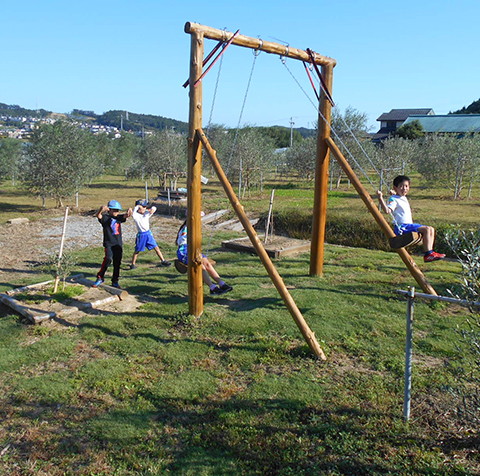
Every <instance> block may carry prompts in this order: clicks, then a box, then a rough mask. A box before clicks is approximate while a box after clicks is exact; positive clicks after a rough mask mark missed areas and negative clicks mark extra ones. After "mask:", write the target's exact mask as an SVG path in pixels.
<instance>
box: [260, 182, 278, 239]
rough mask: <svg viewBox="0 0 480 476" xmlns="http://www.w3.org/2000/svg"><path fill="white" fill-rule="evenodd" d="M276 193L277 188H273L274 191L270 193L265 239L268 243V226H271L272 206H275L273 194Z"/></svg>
mask: <svg viewBox="0 0 480 476" xmlns="http://www.w3.org/2000/svg"><path fill="white" fill-rule="evenodd" d="M274 193H275V189H274V188H273V189H272V193H271V195H270V206H269V207H268V218H267V224H266V226H265V239H264V241H263V242H264V243H265V244H267V240H268V228H269V227H270V218H271V216H272V208H273V195H274ZM272 234H273V226H272Z"/></svg>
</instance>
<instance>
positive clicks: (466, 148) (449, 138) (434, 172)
mask: <svg viewBox="0 0 480 476" xmlns="http://www.w3.org/2000/svg"><path fill="white" fill-rule="evenodd" d="M479 141H480V139H478V138H477V137H464V138H458V137H457V136H454V135H438V134H432V135H429V136H426V137H425V139H424V140H423V143H422V147H421V148H420V151H421V153H420V154H419V156H418V162H417V167H418V171H419V172H420V174H421V175H422V176H423V178H424V180H425V182H427V183H428V184H430V185H431V186H435V187H443V188H446V189H448V190H450V191H452V192H453V197H454V198H455V199H457V198H460V196H461V193H462V189H463V184H464V180H465V179H467V180H469V181H470V189H471V187H472V185H473V182H474V181H475V180H476V177H477V175H478V169H479V165H480V164H479V160H480V143H479Z"/></svg>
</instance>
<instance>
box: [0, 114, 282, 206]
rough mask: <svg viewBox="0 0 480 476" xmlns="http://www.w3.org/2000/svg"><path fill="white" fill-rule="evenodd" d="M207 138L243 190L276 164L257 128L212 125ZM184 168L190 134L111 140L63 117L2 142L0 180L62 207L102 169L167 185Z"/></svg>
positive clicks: (269, 145)
mask: <svg viewBox="0 0 480 476" xmlns="http://www.w3.org/2000/svg"><path fill="white" fill-rule="evenodd" d="M209 136H210V140H211V141H212V144H213V145H214V147H215V148H216V149H217V150H218V155H219V158H220V159H221V160H222V162H223V166H224V167H225V170H226V172H227V175H228V176H229V178H230V180H231V181H232V182H235V181H239V180H241V181H242V185H243V187H244V190H248V189H249V188H250V187H251V186H252V185H253V184H255V183H257V182H258V181H259V180H261V177H262V176H264V174H267V172H268V171H269V170H271V168H272V167H273V164H274V159H275V154H274V150H275V146H274V140H273V139H272V138H271V137H270V136H269V135H264V134H262V133H261V132H260V130H259V129H257V128H245V129H242V130H239V131H231V130H229V129H226V128H224V127H213V128H212V129H211V131H210V133H209ZM205 165H206V167H205V170H206V171H205V173H207V174H208V173H211V172H209V167H208V161H205ZM186 167H187V140H186V136H185V135H184V134H181V133H178V132H176V131H174V130H172V129H164V130H162V131H160V132H157V133H153V134H148V135H146V136H145V137H144V138H140V137H138V136H136V135H134V134H129V133H124V134H122V136H121V137H120V138H113V137H111V136H109V135H107V134H99V135H93V134H91V133H90V132H88V131H86V130H84V129H81V128H79V127H78V126H77V125H75V124H74V123H72V122H68V121H64V120H62V121H57V122H55V123H53V124H42V125H41V126H39V127H38V128H37V129H36V130H35V131H34V132H33V134H32V137H31V139H30V141H29V142H28V143H25V142H22V141H19V140H16V139H11V138H5V139H1V140H0V181H2V180H5V179H6V178H7V177H10V178H12V180H13V181H15V180H16V179H17V178H19V179H20V180H21V182H22V185H23V186H24V187H25V189H26V191H27V192H28V193H30V194H32V195H35V196H38V197H41V198H42V201H43V205H44V206H45V201H46V199H47V198H53V199H55V200H56V202H57V205H58V206H62V205H63V201H64V199H66V198H67V197H71V196H73V195H74V194H75V193H76V192H78V191H79V189H81V188H82V187H84V186H86V185H88V184H89V183H90V182H91V181H92V180H93V179H94V178H95V177H98V176H100V175H102V174H104V173H117V174H118V173H121V174H125V176H126V179H127V180H128V179H129V178H132V177H138V178H142V179H147V178H149V179H151V180H152V182H154V180H155V179H157V180H158V184H159V185H163V186H166V185H167V184H168V181H170V182H171V183H173V184H174V186H176V183H177V181H178V179H179V178H180V177H182V176H185V175H186ZM154 183H155V182H154Z"/></svg>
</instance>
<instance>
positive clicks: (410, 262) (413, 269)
mask: <svg viewBox="0 0 480 476" xmlns="http://www.w3.org/2000/svg"><path fill="white" fill-rule="evenodd" d="M325 141H326V143H327V145H328V147H329V148H330V150H331V151H332V154H333V155H334V156H335V158H336V159H337V161H338V163H339V164H340V167H342V169H343V171H344V172H345V174H346V175H347V177H348V178H349V180H350V181H351V182H352V184H353V186H354V187H355V190H356V191H357V192H358V194H359V195H360V198H361V199H362V200H363V202H364V203H365V205H366V206H367V208H368V210H369V212H370V213H371V214H372V215H373V218H375V221H376V222H377V223H378V225H379V226H380V228H381V229H382V230H383V232H384V233H385V235H386V236H387V238H393V237H394V236H395V233H394V232H393V230H392V228H391V227H390V225H389V224H388V222H387V220H385V218H384V216H383V215H382V214H381V213H380V211H379V210H378V208H377V206H376V205H375V203H374V201H373V199H372V197H371V196H370V195H369V193H368V192H367V191H366V190H365V187H364V186H363V185H362V183H361V182H360V180H359V179H358V177H357V176H356V174H355V172H354V171H353V169H352V168H351V167H350V164H349V163H348V162H347V159H345V157H344V156H343V154H342V152H341V151H340V149H339V148H338V147H337V144H335V142H333V140H332V138H331V137H327V138H326V139H325ZM395 251H396V252H397V253H398V254H399V255H400V258H402V261H403V262H404V263H405V265H406V266H407V268H408V270H409V271H410V273H411V275H412V276H413V277H414V278H415V281H417V283H418V284H419V286H420V287H421V288H422V290H423V291H424V292H425V293H428V294H433V295H435V296H437V292H436V291H435V289H434V288H433V287H432V286H431V285H430V284H429V282H428V281H427V279H426V278H425V276H424V275H423V273H422V272H421V271H420V269H419V267H418V266H417V263H415V261H414V259H413V258H412V257H411V256H410V254H409V253H408V251H407V250H406V249H405V248H399V249H397V250H395Z"/></svg>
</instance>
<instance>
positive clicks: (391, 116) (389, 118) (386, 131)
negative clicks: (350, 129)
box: [372, 107, 435, 142]
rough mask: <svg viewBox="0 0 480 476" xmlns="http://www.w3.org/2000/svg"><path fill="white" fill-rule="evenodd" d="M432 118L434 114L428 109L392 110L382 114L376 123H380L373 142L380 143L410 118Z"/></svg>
mask: <svg viewBox="0 0 480 476" xmlns="http://www.w3.org/2000/svg"><path fill="white" fill-rule="evenodd" d="M419 115H422V116H434V115H435V112H434V111H433V109H431V108H429V107H424V108H414V109H392V110H391V111H390V112H384V113H383V114H382V115H381V116H380V117H379V118H378V119H377V121H379V122H380V129H379V131H378V132H377V133H376V134H374V135H373V137H372V140H373V142H381V141H382V140H384V139H386V138H387V137H388V136H389V135H390V134H392V133H393V132H395V131H396V130H397V129H398V128H399V127H400V126H401V125H402V124H403V123H404V122H405V121H406V120H407V118H408V117H410V116H419Z"/></svg>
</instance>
